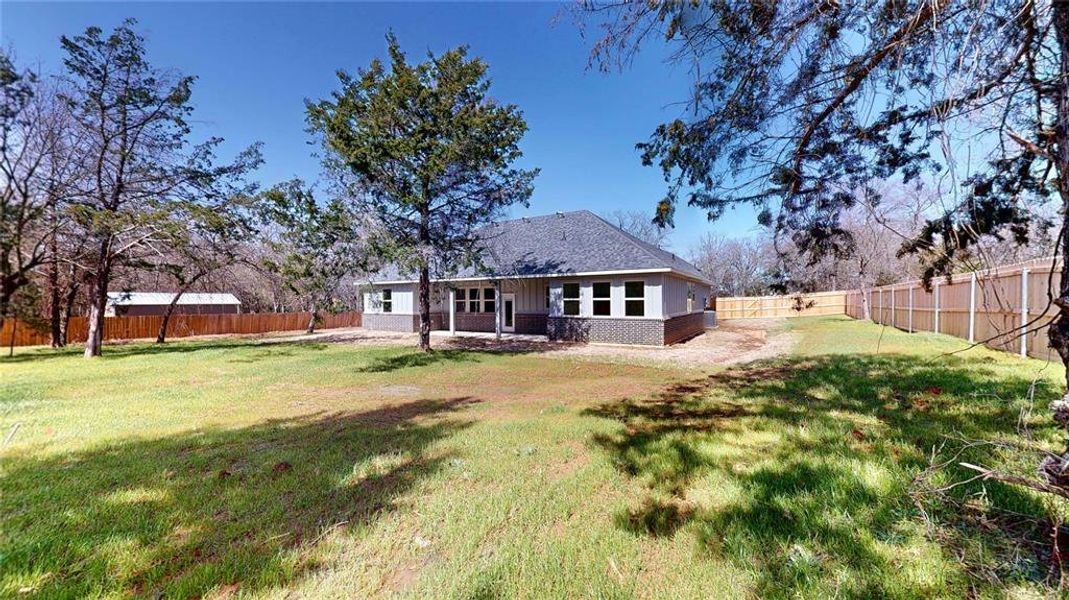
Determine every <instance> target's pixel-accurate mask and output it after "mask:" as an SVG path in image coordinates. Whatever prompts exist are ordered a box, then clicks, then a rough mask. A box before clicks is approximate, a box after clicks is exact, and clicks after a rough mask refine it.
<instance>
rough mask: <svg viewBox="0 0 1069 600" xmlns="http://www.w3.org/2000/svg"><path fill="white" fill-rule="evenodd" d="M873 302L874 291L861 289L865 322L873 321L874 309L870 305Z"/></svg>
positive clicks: (862, 315)
mask: <svg viewBox="0 0 1069 600" xmlns="http://www.w3.org/2000/svg"><path fill="white" fill-rule="evenodd" d="M871 301H872V289H871V288H866V287H865V286H862V287H861V319H862V320H863V321H871V320H872V307H871V306H869V303H870V302H871Z"/></svg>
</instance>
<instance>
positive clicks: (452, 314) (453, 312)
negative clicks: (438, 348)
mask: <svg viewBox="0 0 1069 600" xmlns="http://www.w3.org/2000/svg"><path fill="white" fill-rule="evenodd" d="M456 334H457V291H456V290H455V289H454V288H449V335H452V336H455V335H456Z"/></svg>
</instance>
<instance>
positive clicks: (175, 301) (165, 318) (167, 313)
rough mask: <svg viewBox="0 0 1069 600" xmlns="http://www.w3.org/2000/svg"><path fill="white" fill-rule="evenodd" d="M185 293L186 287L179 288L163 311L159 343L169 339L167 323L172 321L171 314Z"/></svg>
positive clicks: (157, 336) (157, 341) (157, 337)
mask: <svg viewBox="0 0 1069 600" xmlns="http://www.w3.org/2000/svg"><path fill="white" fill-rule="evenodd" d="M184 293H186V288H182V289H180V290H178V293H177V294H175V295H174V298H172V299H171V303H170V304H168V305H167V310H165V311H163V320H161V321H160V331H159V333H157V334H156V343H157V344H162V343H164V342H165V341H167V324H168V323H170V321H171V315H172V314H174V309H175V307H176V306H178V300H179V299H180V298H181V297H182V294H184Z"/></svg>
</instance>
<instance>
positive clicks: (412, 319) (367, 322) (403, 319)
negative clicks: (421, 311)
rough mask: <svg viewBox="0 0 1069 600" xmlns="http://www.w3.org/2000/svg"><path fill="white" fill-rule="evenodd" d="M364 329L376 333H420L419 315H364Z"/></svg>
mask: <svg viewBox="0 0 1069 600" xmlns="http://www.w3.org/2000/svg"><path fill="white" fill-rule="evenodd" d="M363 327H364V329H372V330H376V331H406V332H412V331H419V315H403V314H391V313H364V324H363Z"/></svg>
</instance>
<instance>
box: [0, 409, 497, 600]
mask: <svg viewBox="0 0 1069 600" xmlns="http://www.w3.org/2000/svg"><path fill="white" fill-rule="evenodd" d="M475 402H477V401H476V400H473V399H471V398H465V397H461V398H454V399H450V400H420V401H415V402H409V403H404V404H397V405H391V406H386V407H383V408H378V409H375V410H370V411H366V412H360V413H332V414H317V415H311V416H307V417H302V418H295V419H280V420H272V421H267V422H264V423H262V424H257V425H254V426H251V427H246V428H241V429H208V430H201V431H197V432H189V433H182V434H177V435H174V436H170V437H166V438H162V439H145V440H128V441H122V442H116V443H113V444H109V445H106V446H103V447H97V448H94V449H91V450H86V451H79V452H72V453H68V454H61V455H56V456H47V457H36V456H25V455H20V454H13V455H9V456H7V457H4V458H3V461H2V468H3V470H2V472H3V494H2V495H0V508H2V510H0V522H2V523H3V526H2V527H0V531H2V532H3V533H2V535H0V562H2V564H3V569H0V595H7V594H8V593H10V594H11V595H15V594H16V592H17V590H18V589H19V588H22V587H27V588H29V589H30V590H32V593H33V594H35V595H38V596H42V597H57V596H62V597H87V596H108V595H146V596H152V595H157V594H159V593H162V594H163V597H167V598H188V597H199V596H202V595H204V594H205V593H207V592H209V591H210V590H211V589H212V588H215V587H218V586H233V585H235V584H236V585H238V586H240V589H241V590H242V591H255V590H261V589H270V588H273V587H276V586H283V585H286V584H287V583H290V582H293V581H294V580H297V579H299V578H301V577H302V576H303V575H304V574H306V573H308V572H310V571H313V570H315V569H316V568H317V564H316V556H315V548H316V545H317V543H318V541H319V540H320V539H321V538H322V537H323V536H325V535H326V534H328V533H330V532H334V531H337V530H340V529H346V530H348V531H349V532H351V533H352V534H353V535H358V534H359V532H360V531H361V530H363V529H364V528H366V526H368V525H370V524H372V523H374V522H375V521H376V520H377V519H379V518H381V517H382V516H383V515H384V514H387V513H389V512H390V511H392V510H393V509H394V508H395V500H396V499H397V498H398V497H399V496H401V495H403V494H405V493H406V492H408V491H409V490H411V489H412V488H413V487H414V486H416V485H418V484H419V482H420V481H421V480H423V479H426V478H428V477H431V476H432V475H434V474H435V473H436V472H437V471H439V470H440V469H441V468H442V467H443V465H444V464H445V461H447V460H448V459H449V457H448V456H446V455H443V453H440V452H438V453H436V452H434V451H433V450H432V449H431V446H432V445H433V444H435V443H436V442H438V441H440V440H442V439H444V438H447V437H449V436H451V435H453V434H454V433H456V432H458V431H460V430H462V429H464V428H466V427H467V426H469V425H470V421H468V420H461V419H458V418H456V417H455V416H451V414H452V413H456V412H457V411H460V410H462V409H464V408H465V407H466V406H468V405H470V404H473V403H475Z"/></svg>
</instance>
